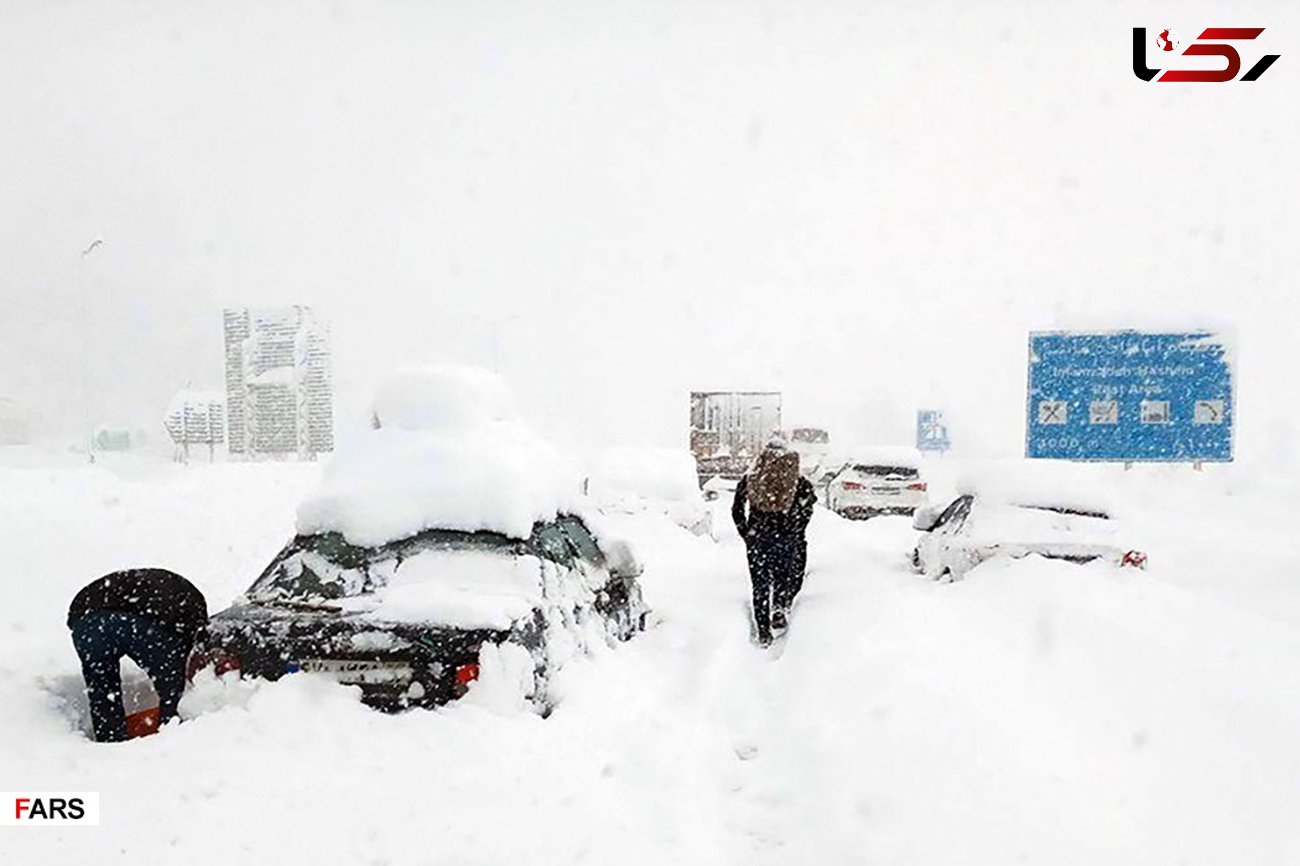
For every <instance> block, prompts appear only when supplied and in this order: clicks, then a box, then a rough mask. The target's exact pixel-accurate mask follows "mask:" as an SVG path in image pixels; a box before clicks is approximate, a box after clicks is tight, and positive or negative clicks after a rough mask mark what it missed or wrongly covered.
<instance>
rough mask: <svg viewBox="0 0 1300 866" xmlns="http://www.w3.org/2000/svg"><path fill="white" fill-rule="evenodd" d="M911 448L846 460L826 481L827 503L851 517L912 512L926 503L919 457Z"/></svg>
mask: <svg viewBox="0 0 1300 866" xmlns="http://www.w3.org/2000/svg"><path fill="white" fill-rule="evenodd" d="M909 452H910V449H898V450H897V451H891V452H889V453H882V454H879V455H873V456H866V457H857V458H855V459H852V460H849V461H848V462H847V463H845V464H844V465H843V466H842V467H840V468H839V469H838V471H837V472H836V473H835V474H834V475H833V476H831V478H830V479H829V480H828V481H827V482H826V505H827V507H828V508H830V509H831V510H832V511H834V512H835V513H837V514H839V515H841V516H843V517H848V518H852V519H859V520H860V519H866V518H869V517H875V516H876V515H879V514H912V513H914V512H915V511H916V509H917V508H918V507H920V506H922V505H924V504H925V503H926V496H927V493H926V489H927V484H926V482H925V481H924V480H923V479H922V478H921V470H920V458H919V456H917V455H915V453H914V452H910V453H909Z"/></svg>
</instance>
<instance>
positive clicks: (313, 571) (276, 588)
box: [246, 531, 520, 604]
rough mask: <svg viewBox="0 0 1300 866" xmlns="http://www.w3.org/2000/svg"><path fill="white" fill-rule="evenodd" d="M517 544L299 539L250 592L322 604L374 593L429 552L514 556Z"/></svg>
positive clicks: (429, 536)
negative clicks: (359, 542)
mask: <svg viewBox="0 0 1300 866" xmlns="http://www.w3.org/2000/svg"><path fill="white" fill-rule="evenodd" d="M519 550H520V545H518V543H517V542H512V541H511V540H510V539H507V538H506V537H504V536H501V535H495V534H493V533H486V532H479V533H466V532H450V531H434V532H425V533H421V534H420V535H418V536H415V537H413V538H410V539H406V540H404V541H401V542H397V543H395V544H389V545H384V546H382V547H375V548H366V547H358V546H356V545H352V544H349V543H348V542H347V540H346V539H344V538H343V536H342V535H341V534H339V533H337V532H331V533H324V534H321V535H306V536H301V535H300V536H298V537H297V538H295V539H294V540H293V541H292V542H290V543H289V545H288V546H287V547H285V549H284V550H282V551H281V552H280V555H279V556H277V557H276V558H275V559H274V560H273V561H272V562H271V564H270V566H268V567H267V569H266V571H264V572H263V573H262V576H261V577H259V578H258V579H257V580H256V582H254V583H253V585H252V586H251V587H249V589H248V592H247V593H246V594H247V596H248V598H249V600H251V601H255V602H264V603H265V602H293V603H305V604H319V603H321V602H330V601H336V600H338V599H342V598H351V597H356V596H361V595H366V594H369V593H373V592H375V591H376V590H377V589H379V588H381V587H383V586H386V585H387V584H388V583H389V582H390V581H391V580H392V579H393V577H394V575H395V574H396V572H397V571H398V570H399V569H400V567H401V566H402V564H403V563H405V562H407V561H409V560H412V559H414V558H416V557H418V556H420V555H421V554H422V553H424V552H426V551H479V552H486V553H491V554H498V555H500V554H513V553H516V552H518V551H519Z"/></svg>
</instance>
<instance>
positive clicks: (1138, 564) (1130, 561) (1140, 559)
mask: <svg viewBox="0 0 1300 866" xmlns="http://www.w3.org/2000/svg"><path fill="white" fill-rule="evenodd" d="M1120 565H1127V566H1129V567H1130V568H1146V567H1147V555H1146V554H1145V553H1143V552H1142V551H1140V550H1130V551H1129V552H1128V553H1126V554H1124V559H1123V560H1122V561H1121V562H1120Z"/></svg>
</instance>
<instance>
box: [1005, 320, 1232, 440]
mask: <svg viewBox="0 0 1300 866" xmlns="http://www.w3.org/2000/svg"><path fill="white" fill-rule="evenodd" d="M1026 408H1027V410H1028V417H1027V418H1026V422H1025V429H1026V435H1025V454H1026V456H1028V457H1044V458H1054V459H1058V460H1110V461H1125V462H1128V461H1132V462H1192V461H1217V462H1228V461H1231V460H1232V422H1233V403H1232V364H1231V358H1230V356H1229V353H1228V350H1227V348H1226V347H1225V345H1224V343H1223V341H1222V340H1220V339H1219V338H1217V337H1216V336H1215V335H1214V334H1212V333H1210V332H1207V331H1200V332H1192V333H1183V334H1147V333H1140V332H1138V331H1110V332H1103V333H1076V332H1065V331H1046V332H1036V333H1031V334H1030V335H1029V400H1028V406H1027V407H1026Z"/></svg>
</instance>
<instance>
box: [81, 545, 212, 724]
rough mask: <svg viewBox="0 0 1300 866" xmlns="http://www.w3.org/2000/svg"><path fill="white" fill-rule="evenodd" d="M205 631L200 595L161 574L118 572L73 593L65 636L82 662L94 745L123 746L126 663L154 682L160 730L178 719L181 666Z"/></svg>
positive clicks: (204, 607)
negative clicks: (68, 635) (126, 660)
mask: <svg viewBox="0 0 1300 866" xmlns="http://www.w3.org/2000/svg"><path fill="white" fill-rule="evenodd" d="M207 623H208V604H207V601H206V600H205V599H204V598H203V593H201V592H199V590H198V588H197V587H196V586H194V584H192V583H190V582H189V581H188V580H186V579H185V578H183V577H181V576H180V575H179V574H174V573H172V572H170V571H166V570H164V569H161V568H133V569H129V570H127V571H115V572H113V573H112V574H106V575H104V576H103V577H101V578H100V579H99V580H96V581H94V582H92V583H89V584H87V585H86V586H85V587H84V588H83V589H82V590H81V592H79V593H77V596H76V598H74V599H73V600H72V606H71V607H70V608H69V609H68V628H70V629H71V630H72V644H73V646H75V647H76V648H77V655H79V656H80V657H81V673H82V676H84V677H85V680H86V693H87V696H88V697H89V699H90V719H91V722H92V723H93V724H94V727H95V739H96V740H98V741H99V742H101V743H105V742H119V741H121V740H125V739H126V713H125V711H124V710H123V708H122V673H121V668H120V667H119V665H120V664H121V661H122V657H123V656H129V657H130V658H131V660H132V661H134V662H135V663H136V664H138V665H139V666H140V667H142V668H144V670H145V672H146V673H148V674H149V678H150V679H152V680H153V685H154V689H155V690H156V691H157V692H158V711H159V724H160V725H165V724H167V722H169V721H171V720H172V719H173V718H175V717H176V705H177V704H178V703H180V699H181V692H183V691H184V690H185V665H186V662H187V660H188V659H189V655H190V650H191V649H193V647H194V641H195V640H196V639H197V637H198V636H199V634H200V633H201V632H202V631H203V630H204V629H205V628H206V627H207Z"/></svg>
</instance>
